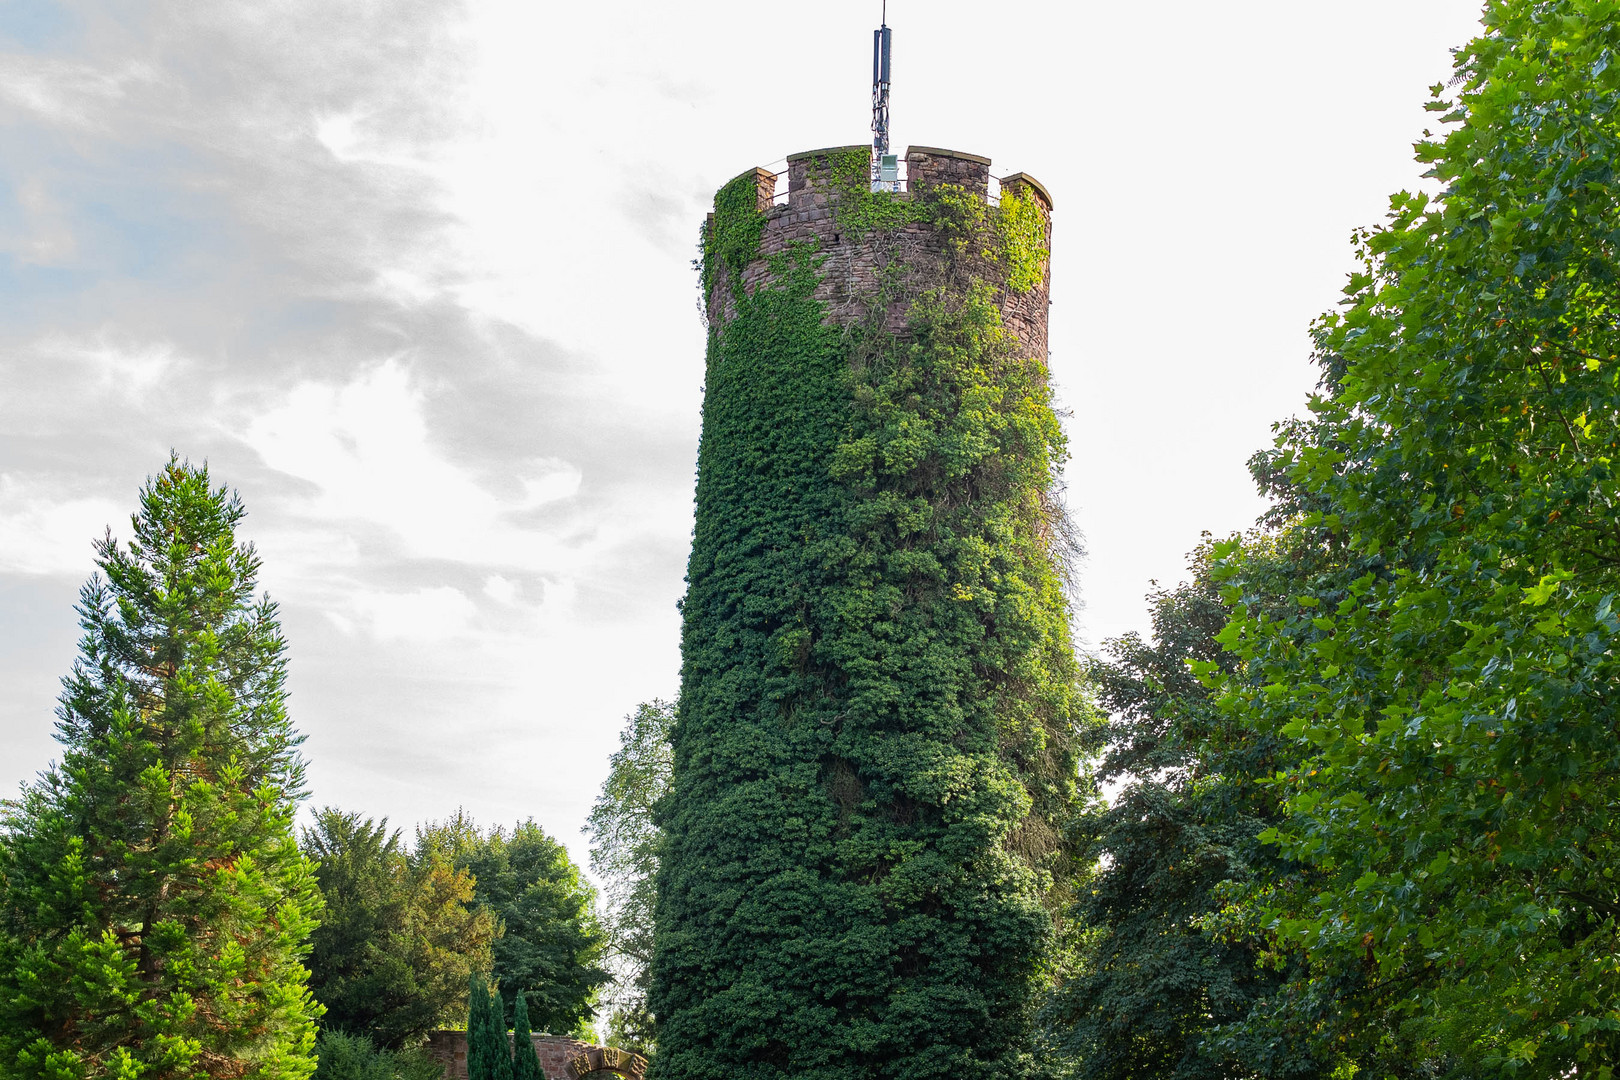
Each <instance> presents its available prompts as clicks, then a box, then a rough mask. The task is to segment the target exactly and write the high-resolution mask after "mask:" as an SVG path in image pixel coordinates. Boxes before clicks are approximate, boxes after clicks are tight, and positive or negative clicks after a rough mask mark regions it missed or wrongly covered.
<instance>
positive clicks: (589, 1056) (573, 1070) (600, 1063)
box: [568, 1046, 647, 1080]
mask: <svg viewBox="0 0 1620 1080" xmlns="http://www.w3.org/2000/svg"><path fill="white" fill-rule="evenodd" d="M646 1072H647V1059H646V1058H644V1057H642V1056H641V1055H640V1054H632V1053H631V1052H630V1051H628V1050H620V1049H619V1048H618V1047H614V1046H593V1047H591V1048H590V1049H589V1050H586V1051H584V1052H583V1053H580V1054H577V1055H575V1056H574V1057H571V1058H569V1059H568V1075H569V1077H570V1078H571V1080H581V1078H582V1077H586V1076H591V1075H594V1074H597V1073H614V1074H616V1075H618V1076H621V1077H623V1078H624V1080H642V1077H643V1076H644V1075H646Z"/></svg>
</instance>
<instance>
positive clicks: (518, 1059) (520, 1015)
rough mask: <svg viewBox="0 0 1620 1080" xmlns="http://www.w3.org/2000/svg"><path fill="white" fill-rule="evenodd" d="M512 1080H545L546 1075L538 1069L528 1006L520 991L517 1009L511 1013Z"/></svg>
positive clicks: (538, 1060) (538, 1063) (538, 1057)
mask: <svg viewBox="0 0 1620 1080" xmlns="http://www.w3.org/2000/svg"><path fill="white" fill-rule="evenodd" d="M512 1080H546V1074H545V1073H544V1072H542V1071H541V1069H540V1056H539V1055H538V1054H536V1053H535V1052H534V1038H533V1029H532V1028H531V1027H530V1026H529V1006H528V1003H527V1002H526V1001H525V1000H524V995H523V991H521V990H519V991H518V996H517V1009H516V1010H515V1011H514V1012H513V1013H512Z"/></svg>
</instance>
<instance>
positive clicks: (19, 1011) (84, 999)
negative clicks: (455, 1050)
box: [0, 459, 320, 1080]
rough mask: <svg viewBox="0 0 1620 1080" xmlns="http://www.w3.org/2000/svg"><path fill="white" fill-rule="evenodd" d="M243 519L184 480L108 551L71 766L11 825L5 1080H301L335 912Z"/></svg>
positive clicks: (1, 927)
mask: <svg viewBox="0 0 1620 1080" xmlns="http://www.w3.org/2000/svg"><path fill="white" fill-rule="evenodd" d="M243 515H244V510H243V508H242V504H241V502H240V500H239V499H238V498H237V497H236V496H235V495H234V494H230V493H228V492H227V491H226V490H225V489H224V488H219V489H214V488H211V487H210V486H209V478H208V471H207V469H206V468H195V467H192V466H191V465H189V464H187V463H183V462H180V461H178V460H174V459H171V460H170V462H169V464H168V466H167V467H165V468H164V469H163V471H162V472H161V473H159V474H158V475H157V476H155V477H153V478H152V479H150V480H149V481H148V482H147V483H146V485H145V486H144V487H143V488H142V489H141V495H140V511H139V513H137V514H136V515H135V516H134V518H133V520H132V525H133V539H131V540H130V542H129V544H128V545H127V546H124V545H120V544H119V543H118V542H117V541H115V540H113V539H112V537H111V534H110V533H109V535H108V537H107V539H105V540H103V541H101V542H100V543H98V544H97V549H96V550H97V563H98V565H99V566H100V573H99V574H98V575H97V576H95V577H92V578H91V579H90V582H89V583H88V584H87V585H86V586H85V587H84V589H83V591H82V592H81V594H80V598H81V599H80V605H79V615H80V619H81V625H82V626H83V628H84V636H83V638H82V639H81V642H80V648H81V655H80V657H79V659H78V660H77V662H76V663H75V664H74V667H73V673H72V674H71V675H70V676H69V677H68V678H66V679H65V680H64V681H63V685H64V691H63V695H62V699H61V707H60V709H59V710H58V713H57V715H58V717H59V723H58V726H57V731H58V738H59V739H60V741H61V742H62V745H63V751H62V761H61V764H60V765H57V766H54V767H52V768H50V769H49V770H47V771H46V772H45V773H44V775H43V776H42V778H41V780H40V782H39V783H37V784H35V785H32V786H30V787H27V788H26V789H25V790H24V792H23V796H22V798H21V800H20V801H19V802H16V803H13V804H10V805H8V806H7V808H6V812H5V824H4V830H5V831H4V835H3V840H0V875H3V878H4V889H3V892H0V1075H3V1076H7V1077H19V1078H20V1077H42V1078H43V1077H50V1078H53V1080H72V1078H78V1077H87V1078H89V1077H118V1078H120V1080H136V1078H150V1080H166V1078H171V1077H173V1078H182V1077H184V1078H191V1077H203V1076H217V1077H229V1078H232V1080H235V1078H238V1077H241V1078H255V1080H259V1078H262V1080H272V1078H274V1080H301V1078H303V1077H307V1076H308V1075H309V1074H310V1072H311V1071H312V1070H313V1069H314V1067H315V1061H314V1057H313V1053H312V1051H313V1048H314V1041H315V1024H314V1019H315V1017H317V1016H318V1015H319V1013H320V1008H319V1006H318V1005H316V1004H315V1002H314V1000H313V999H312V998H311V997H310V994H309V991H308V990H307V989H306V987H305V980H306V978H307V973H306V972H305V970H304V967H303V964H302V959H303V956H304V954H305V952H306V951H307V948H308V945H307V938H308V935H309V932H310V930H311V929H313V927H314V925H315V919H316V917H317V915H318V914H319V912H320V897H319V894H318V893H317V892H316V890H315V880H314V875H313V873H312V870H313V868H312V866H311V865H310V863H309V862H308V861H307V860H306V859H305V858H304V857H303V856H302V855H301V854H300V853H299V851H298V846H297V844H296V842H295V841H294V838H293V824H292V822H293V813H294V800H295V799H297V798H298V797H300V795H301V791H300V789H301V786H302V780H303V765H302V762H301V761H300V760H299V757H298V754H297V749H296V748H297V745H298V742H299V737H298V736H297V735H296V734H295V733H294V731H293V728H292V724H291V722H290V721H289V720H288V717H287V712H286V708H285V701H284V690H283V687H284V680H285V677H286V666H285V660H284V659H283V648H284V646H283V642H282V638H281V632H280V630H279V628H278V627H277V623H276V608H275V605H273V604H272V603H270V601H269V600H268V599H265V598H262V597H255V595H254V589H255V579H256V578H257V575H258V570H259V560H258V557H257V556H256V555H255V554H254V551H253V548H252V546H251V545H248V544H238V543H237V542H236V539H235V530H236V527H237V525H238V524H239V523H240V521H241V519H242V517H243Z"/></svg>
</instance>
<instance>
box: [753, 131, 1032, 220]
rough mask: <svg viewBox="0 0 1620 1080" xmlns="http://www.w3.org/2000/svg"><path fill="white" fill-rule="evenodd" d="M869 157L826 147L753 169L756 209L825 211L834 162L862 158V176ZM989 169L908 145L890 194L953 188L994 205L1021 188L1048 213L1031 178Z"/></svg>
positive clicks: (978, 161) (953, 154) (984, 163)
mask: <svg viewBox="0 0 1620 1080" xmlns="http://www.w3.org/2000/svg"><path fill="white" fill-rule="evenodd" d="M871 153H872V148H871V147H870V146H867V145H865V144H864V143H860V144H856V145H854V146H828V147H823V148H821V149H819V150H801V151H799V152H798V153H796V154H789V155H788V156H787V158H786V159H785V160H786V163H787V168H785V169H783V170H781V171H779V172H773V171H772V170H770V169H765V168H755V169H754V170H753V175H754V182H755V189H756V192H757V196H758V200H759V209H760V211H761V212H762V213H770V212H771V211H773V210H774V211H777V212H782V213H793V212H803V211H806V210H820V209H825V208H826V207H827V206H828V204H829V196H830V195H831V193H832V190H833V188H834V177H833V175H832V174H833V171H834V164H835V162H838V161H841V160H847V157H848V156H849V155H863V160H864V165H863V166H862V169H861V172H862V174H863V175H867V174H869V173H870V171H871ZM990 165H991V162H990V159H989V158H987V157H983V156H981V155H979V154H969V153H966V152H965V151H962V150H946V149H943V148H941V147H938V146H910V147H907V148H906V154H905V157H904V158H903V159H902V160H901V173H900V176H901V179H900V180H899V182H898V184H897V190H896V191H895V194H896V195H897V196H899V197H901V198H905V197H908V196H909V195H910V194H911V193H913V192H922V191H926V190H927V189H928V188H930V187H937V186H939V185H941V184H955V185H957V186H959V187H962V188H965V189H966V190H968V191H973V192H977V193H978V194H979V195H980V196H982V197H984V198H985V199H987V200H988V201H990V202H992V203H994V202H997V201H999V196H1000V194H1001V192H1003V191H1006V190H1008V189H1009V187H1011V188H1026V189H1028V190H1029V191H1031V192H1033V193H1034V194H1035V197H1036V199H1037V201H1038V202H1039V203H1040V204H1041V208H1042V209H1043V210H1045V211H1047V212H1048V213H1050V212H1051V209H1052V196H1051V194H1050V193H1049V192H1048V191H1047V190H1046V188H1045V186H1044V185H1042V184H1041V183H1040V182H1039V181H1037V180H1036V179H1035V178H1034V177H1032V176H1030V175H1029V174H1027V173H1021V172H1020V173H1014V174H1012V175H1011V176H1006V177H1002V178H1001V179H1000V180H996V179H995V178H994V177H992V176H991V175H990Z"/></svg>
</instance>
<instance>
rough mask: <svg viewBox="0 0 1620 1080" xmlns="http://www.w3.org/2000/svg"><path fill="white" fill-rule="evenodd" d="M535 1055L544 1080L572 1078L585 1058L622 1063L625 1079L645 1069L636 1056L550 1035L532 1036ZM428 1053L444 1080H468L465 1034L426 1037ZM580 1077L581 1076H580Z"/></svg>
mask: <svg viewBox="0 0 1620 1080" xmlns="http://www.w3.org/2000/svg"><path fill="white" fill-rule="evenodd" d="M533 1038H534V1052H535V1053H536V1054H537V1055H539V1057H540V1069H541V1071H542V1072H544V1073H545V1074H546V1080H570V1078H571V1077H572V1076H573V1075H574V1073H571V1072H570V1071H569V1068H568V1064H569V1062H571V1061H574V1060H576V1059H578V1058H582V1057H583V1058H587V1059H589V1061H590V1062H591V1064H592V1065H594V1066H596V1067H602V1066H603V1065H604V1058H606V1059H608V1060H607V1062H606V1064H607V1066H608V1067H613V1063H614V1062H619V1063H621V1065H622V1067H619V1068H616V1069H615V1071H617V1072H619V1073H620V1074H621V1075H623V1076H626V1077H631V1078H635V1077H639V1076H641V1074H642V1072H643V1071H645V1069H646V1067H647V1063H646V1061H644V1060H643V1059H642V1058H641V1057H639V1056H637V1055H635V1054H627V1053H625V1052H623V1051H617V1050H614V1049H613V1048H612V1047H601V1046H593V1045H592V1044H590V1043H588V1042H582V1041H581V1040H579V1039H565V1038H557V1037H554V1036H551V1035H535V1036H533ZM506 1039H507V1045H508V1046H511V1045H512V1034H511V1032H508V1033H507V1035H506ZM427 1052H428V1053H429V1054H430V1055H431V1056H433V1057H434V1058H437V1059H438V1061H439V1064H441V1065H442V1066H444V1080H467V1033H466V1032H465V1031H431V1032H429V1033H428V1040H427ZM582 1075H583V1074H582Z"/></svg>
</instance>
